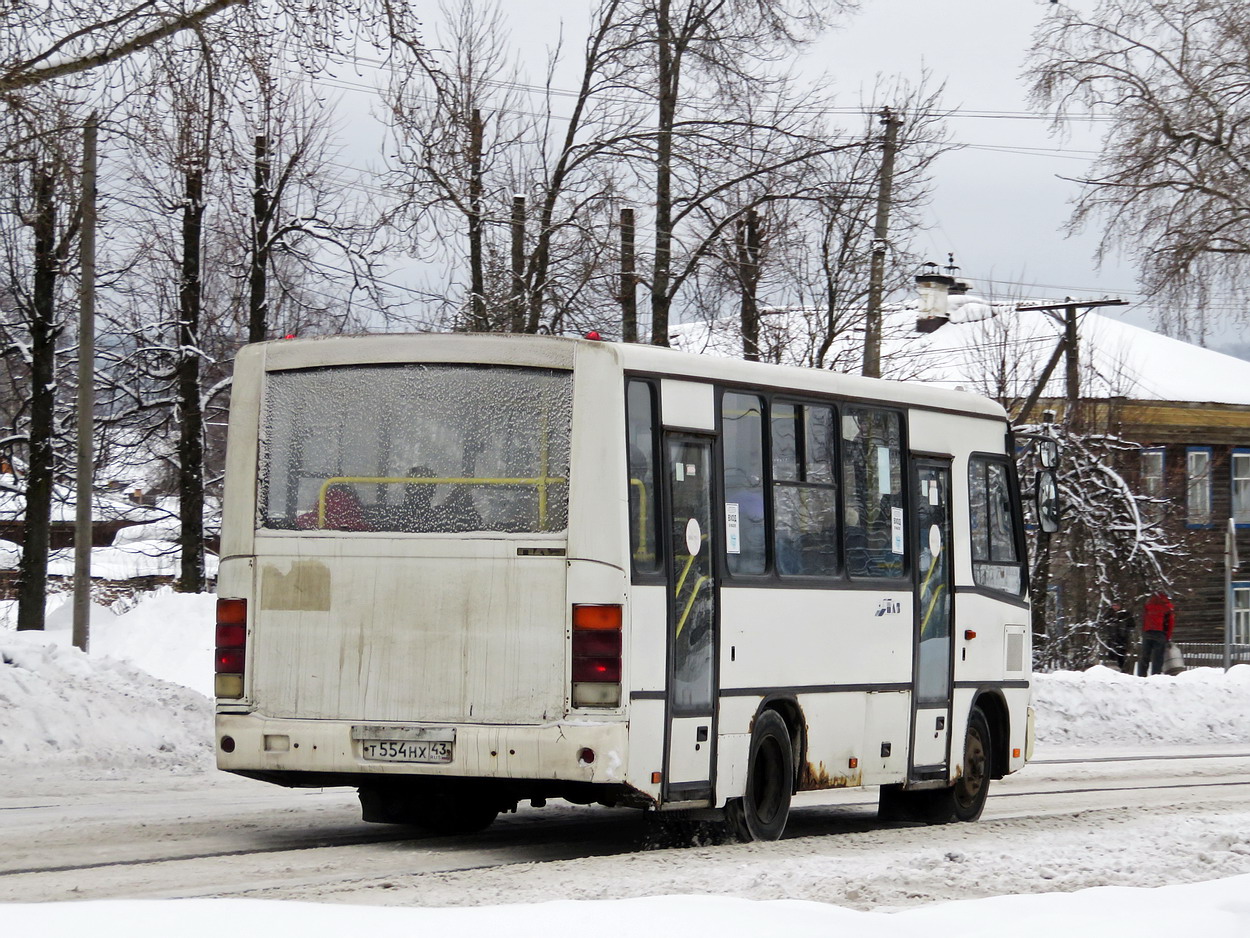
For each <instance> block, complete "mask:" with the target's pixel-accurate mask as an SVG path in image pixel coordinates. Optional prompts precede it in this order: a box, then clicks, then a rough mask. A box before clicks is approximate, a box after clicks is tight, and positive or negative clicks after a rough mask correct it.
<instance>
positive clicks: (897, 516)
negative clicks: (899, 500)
mask: <svg viewBox="0 0 1250 938" xmlns="http://www.w3.org/2000/svg"><path fill="white" fill-rule="evenodd" d="M890 533H891V535H892V537H891V539H890V541H891V543H890V550H891V551H892V552H893V553H896V554H901V553H902V552H903V509H901V508H891V509H890Z"/></svg>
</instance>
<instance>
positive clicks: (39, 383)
mask: <svg viewBox="0 0 1250 938" xmlns="http://www.w3.org/2000/svg"><path fill="white" fill-rule="evenodd" d="M55 196H56V180H55V177H54V176H53V175H52V173H51V172H50V171H49V170H46V169H42V168H37V169H36V170H35V223H34V236H35V265H34V266H35V269H34V282H33V297H32V301H33V302H32V309H31V318H30V371H31V374H30V377H31V395H30V463H29V465H28V466H27V472H26V524H25V529H26V530H25V542H24V543H23V545H22V566H21V575H20V580H19V585H18V596H17V627H18V629H42V628H43V627H44V608H45V604H46V601H47V592H48V551H49V549H50V548H51V523H52V478H53V476H52V472H53V453H52V432H53V421H54V419H55V405H56V387H55V384H54V381H55V375H54V368H55V360H56V337H57V334H58V332H59V330H58V329H57V328H56V325H55V322H54V317H55V315H56V278H57V258H56V204H55Z"/></svg>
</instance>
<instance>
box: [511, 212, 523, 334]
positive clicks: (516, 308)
mask: <svg viewBox="0 0 1250 938" xmlns="http://www.w3.org/2000/svg"><path fill="white" fill-rule="evenodd" d="M508 306H509V309H510V310H511V314H512V315H511V320H512V331H513V332H524V331H525V196H523V195H514V196H513V197H512V298H511V300H509V303H508Z"/></svg>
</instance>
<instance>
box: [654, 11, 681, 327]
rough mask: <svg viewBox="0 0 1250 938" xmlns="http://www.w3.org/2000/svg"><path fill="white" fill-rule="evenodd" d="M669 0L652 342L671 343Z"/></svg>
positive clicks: (673, 79)
mask: <svg viewBox="0 0 1250 938" xmlns="http://www.w3.org/2000/svg"><path fill="white" fill-rule="evenodd" d="M673 38H674V37H673V26H672V23H671V22H670V21H669V0H660V3H659V8H658V10H657V11H656V57H657V63H656V64H657V69H658V71H657V77H658V89H659V96H658V97H659V116H658V121H657V127H656V131H657V132H656V140H655V258H654V262H653V267H652V274H651V344H652V345H668V315H669V310H670V307H671V306H672V297H671V296H669V282H670V280H671V279H672V263H673V260H672V253H673V124H674V122H675V120H676V116H677V81H678V69H677V64H678V63H677V59H676V56H675V54H674V52H675V50H674V48H673Z"/></svg>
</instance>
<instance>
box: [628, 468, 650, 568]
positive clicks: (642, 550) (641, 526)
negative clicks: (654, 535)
mask: <svg viewBox="0 0 1250 938" xmlns="http://www.w3.org/2000/svg"><path fill="white" fill-rule="evenodd" d="M629 484H630V485H631V486H633V487H634V488H636V489H637V490H638V550H636V551H635V552H634V556H635V557H637V558H638V559H639V560H650V559H652V558H653V557H654V556H655V554H654V553H653V552H652V551H651V550H650V549H649V545H648V544H647V485H646V483H645V482H643V481H642V479H630V480H629Z"/></svg>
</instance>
